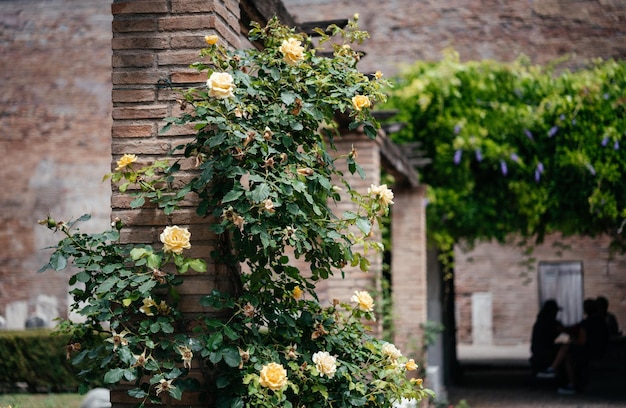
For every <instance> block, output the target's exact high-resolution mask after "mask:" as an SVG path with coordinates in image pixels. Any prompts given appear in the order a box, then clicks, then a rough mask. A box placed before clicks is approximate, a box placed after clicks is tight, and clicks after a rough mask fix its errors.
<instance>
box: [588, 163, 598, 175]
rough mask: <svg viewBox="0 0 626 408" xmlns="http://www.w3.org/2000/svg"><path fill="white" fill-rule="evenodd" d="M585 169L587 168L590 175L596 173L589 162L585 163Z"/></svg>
mask: <svg viewBox="0 0 626 408" xmlns="http://www.w3.org/2000/svg"><path fill="white" fill-rule="evenodd" d="M587 169H589V173H591V175H592V176H595V175H596V169H594V168H593V166H592V165H591V163H587Z"/></svg>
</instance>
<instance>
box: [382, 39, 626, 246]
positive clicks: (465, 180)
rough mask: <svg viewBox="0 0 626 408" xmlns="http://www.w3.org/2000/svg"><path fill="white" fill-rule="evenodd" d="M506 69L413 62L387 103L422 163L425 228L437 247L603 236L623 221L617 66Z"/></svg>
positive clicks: (622, 113) (449, 61) (522, 64)
mask: <svg viewBox="0 0 626 408" xmlns="http://www.w3.org/2000/svg"><path fill="white" fill-rule="evenodd" d="M557 65H558V64H553V65H550V66H545V67H542V66H537V65H532V64H530V63H529V62H528V60H527V59H526V58H523V57H522V58H520V59H519V60H517V61H515V62H513V63H499V62H494V61H480V62H465V63H461V62H459V58H458V54H457V53H455V52H454V51H448V52H447V53H446V55H445V57H444V58H443V59H442V60H441V61H439V62H418V63H416V64H415V65H413V66H411V67H410V68H409V69H408V70H407V71H406V72H404V73H403V74H402V76H401V77H400V78H399V80H398V81H397V82H398V83H397V87H396V88H395V89H394V90H393V91H392V94H391V97H390V99H389V106H391V107H393V108H396V109H399V111H400V113H399V115H398V116H397V117H396V119H400V120H402V121H405V122H406V123H407V124H408V126H407V127H406V128H405V129H404V130H403V131H401V132H400V133H398V134H396V135H394V137H395V139H396V141H398V142H408V141H419V142H420V143H421V149H422V150H423V151H424V153H425V156H427V157H428V158H430V159H432V163H431V164H429V165H427V166H426V167H424V168H423V169H421V171H420V172H421V174H422V180H423V181H424V182H425V183H427V184H428V185H429V192H428V208H427V218H428V229H429V233H430V237H431V238H432V239H433V240H434V241H435V242H436V243H437V245H439V247H440V248H443V249H449V248H451V246H452V245H453V244H454V243H455V242H456V241H458V240H461V239H463V240H466V241H468V242H470V243H471V242H474V241H475V240H478V239H497V240H500V241H504V239H505V238H506V237H507V236H508V235H509V234H511V233H516V234H519V235H521V236H522V237H527V238H530V237H533V238H536V239H538V240H539V241H541V239H542V238H543V237H544V235H545V234H547V233H551V232H557V231H558V232H562V233H563V234H566V235H567V234H582V235H589V236H595V235H597V234H603V233H606V234H610V235H611V236H612V237H613V238H614V242H615V243H620V242H621V240H622V239H623V231H622V226H623V225H622V223H623V220H624V218H625V217H626V191H625V189H624V188H623V181H622V175H623V174H624V173H625V172H626V149H625V148H626V146H624V139H625V138H626V121H625V120H624V118H625V117H626V95H625V94H624V89H626V63H624V62H616V61H601V60H597V61H593V62H592V63H590V65H589V66H588V67H586V68H584V69H579V70H576V71H570V70H562V71H557V69H556V68H555V67H556V66H557Z"/></svg>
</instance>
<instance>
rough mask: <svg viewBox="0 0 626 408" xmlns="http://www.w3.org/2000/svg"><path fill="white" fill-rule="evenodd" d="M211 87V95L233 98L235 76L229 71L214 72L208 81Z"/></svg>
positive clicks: (207, 83)
mask: <svg viewBox="0 0 626 408" xmlns="http://www.w3.org/2000/svg"><path fill="white" fill-rule="evenodd" d="M206 85H207V86H208V87H209V96H212V97H214V98H218V99H226V98H232V97H233V96H234V94H233V90H234V89H235V83H234V80H233V76H232V75H230V74H229V73H228V72H214V73H212V74H211V76H210V77H209V79H208V80H207V81H206Z"/></svg>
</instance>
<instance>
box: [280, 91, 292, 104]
mask: <svg viewBox="0 0 626 408" xmlns="http://www.w3.org/2000/svg"><path fill="white" fill-rule="evenodd" d="M280 100H281V101H283V103H284V104H285V105H287V106H289V105H291V104H292V103H294V102H295V100H296V94H295V93H293V92H292V91H285V92H283V93H281V94H280Z"/></svg>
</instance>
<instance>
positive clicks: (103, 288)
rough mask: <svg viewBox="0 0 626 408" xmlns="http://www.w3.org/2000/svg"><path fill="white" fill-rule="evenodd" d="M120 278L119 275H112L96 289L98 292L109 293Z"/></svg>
mask: <svg viewBox="0 0 626 408" xmlns="http://www.w3.org/2000/svg"><path fill="white" fill-rule="evenodd" d="M118 280H119V278H118V277H117V276H111V277H110V278H108V279H106V280H105V281H104V282H102V283H101V284H100V286H98V289H97V290H96V293H107V292H109V291H110V290H111V289H112V288H113V286H115V284H116V283H117V281H118Z"/></svg>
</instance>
